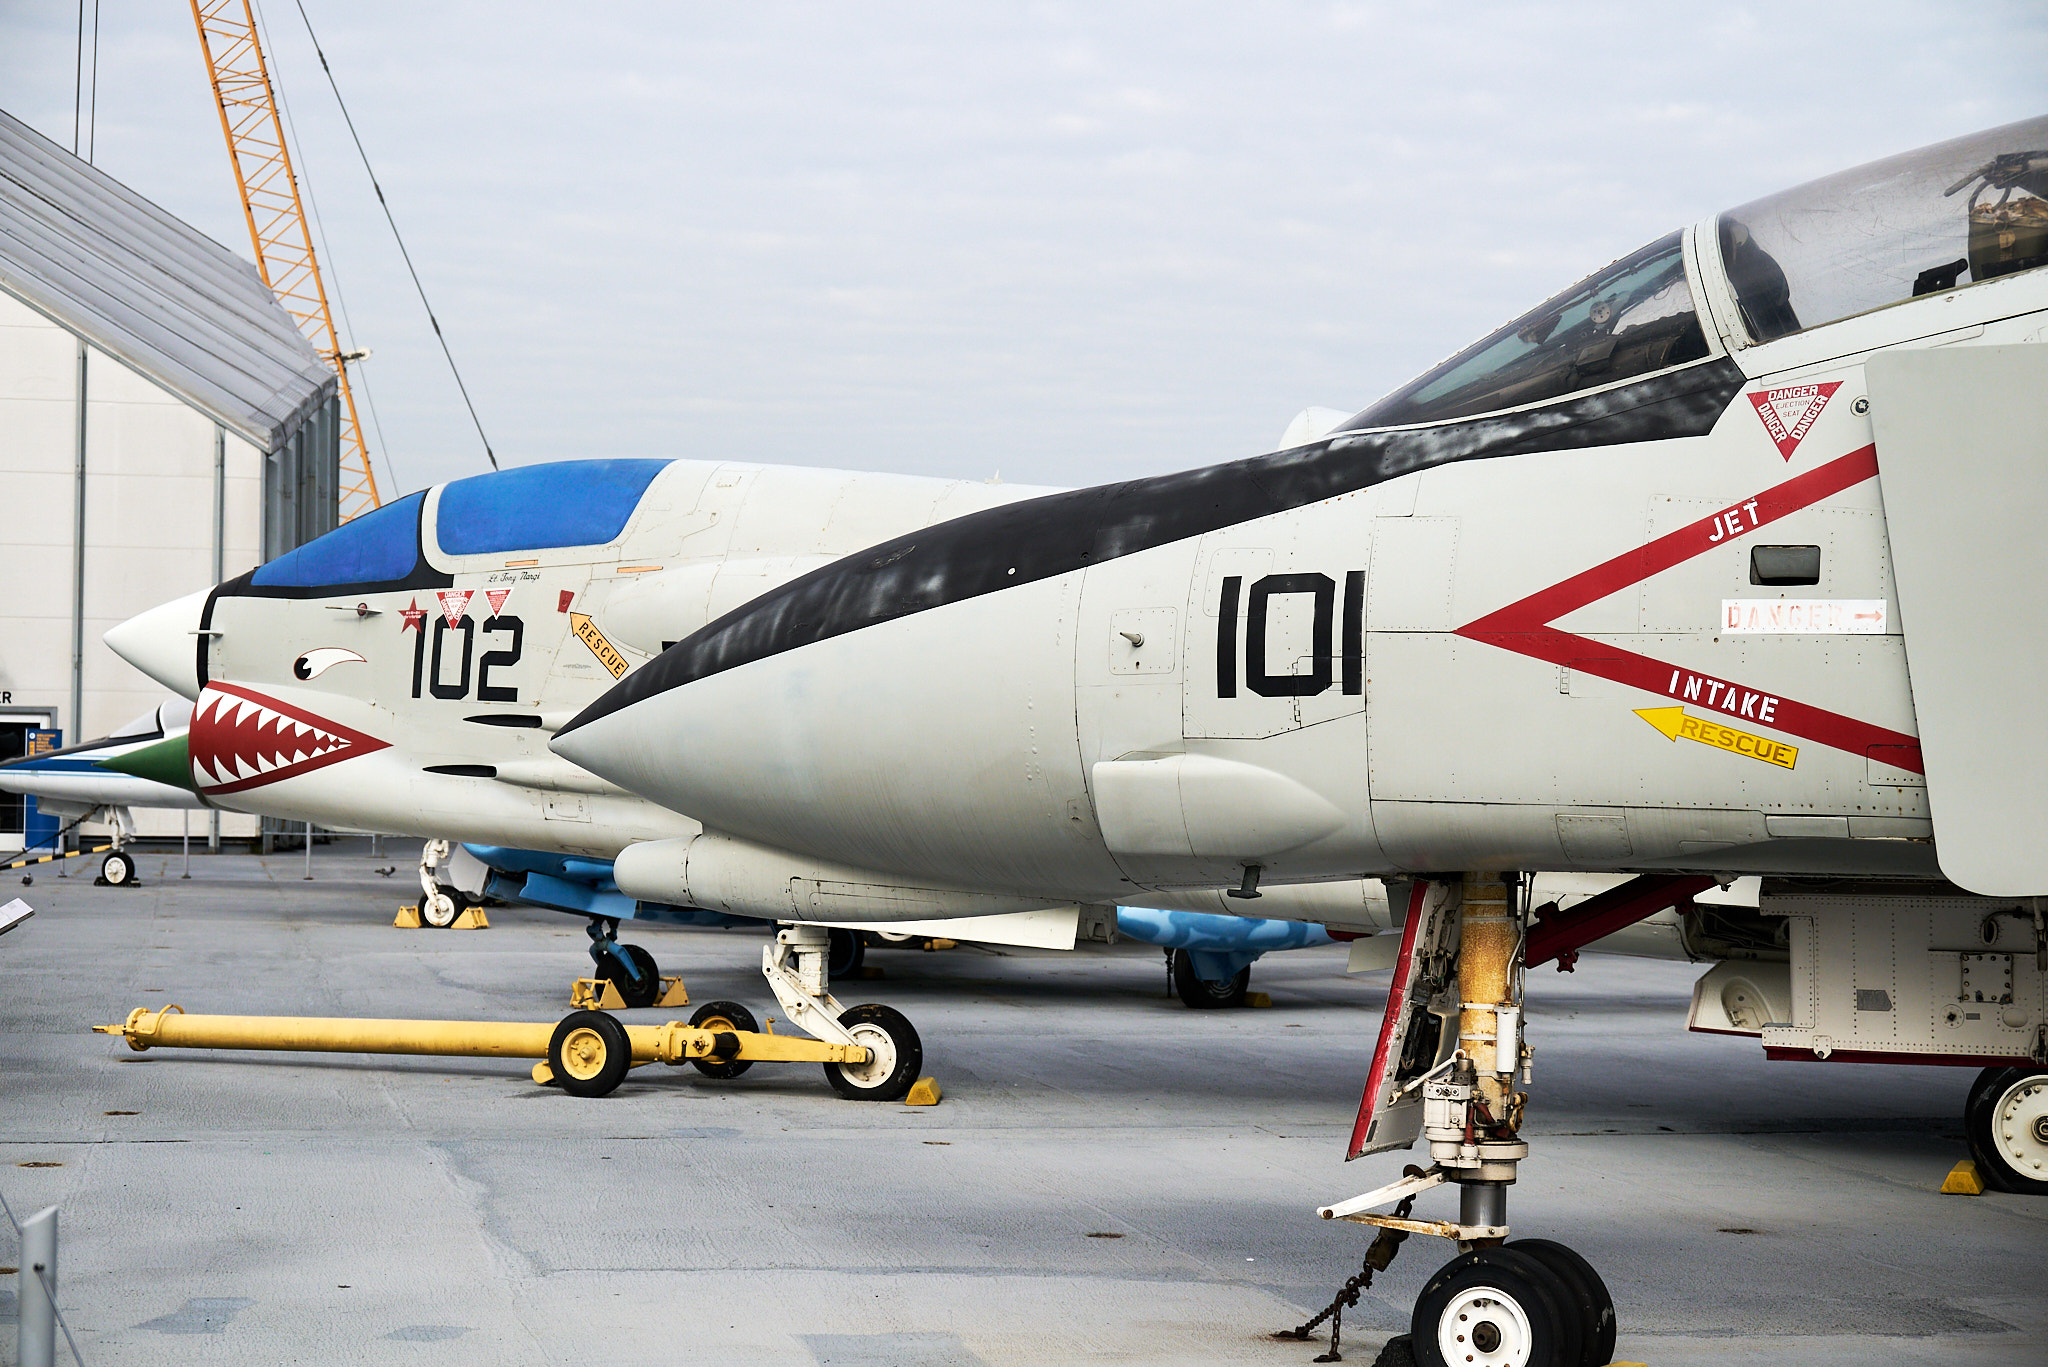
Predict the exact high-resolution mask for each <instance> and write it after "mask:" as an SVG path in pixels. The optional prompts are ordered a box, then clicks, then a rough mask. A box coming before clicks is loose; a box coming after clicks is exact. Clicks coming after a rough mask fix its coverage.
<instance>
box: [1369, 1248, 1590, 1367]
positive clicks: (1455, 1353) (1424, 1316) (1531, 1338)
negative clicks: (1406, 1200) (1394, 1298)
mask: <svg viewBox="0 0 2048 1367" xmlns="http://www.w3.org/2000/svg"><path fill="white" fill-rule="evenodd" d="M1553 1281H1554V1279H1553V1278H1552V1276H1551V1273H1550V1271H1549V1269H1547V1268H1546V1267H1545V1266H1544V1265H1543V1264H1542V1263H1540V1262H1538V1261H1537V1260H1536V1259H1534V1258H1532V1257H1530V1256H1529V1255H1528V1254H1526V1253H1517V1252H1515V1251H1514V1250H1513V1249H1509V1248H1482V1249H1475V1250H1474V1251H1472V1252H1470V1253H1466V1254H1463V1255H1461V1256H1459V1257H1456V1258H1453V1259H1452V1260H1451V1261H1450V1262H1448V1263H1445V1264H1444V1265H1443V1266H1442V1267H1441V1268H1439V1269H1438V1270H1437V1273H1436V1275H1435V1276H1433V1277H1431V1278H1430V1279H1429V1284H1428V1285H1426V1286H1424V1287H1423V1289H1422V1295H1421V1296H1420V1297H1419V1298H1418V1299H1417V1300H1416V1302H1415V1317H1414V1321H1413V1324H1412V1326H1411V1335H1410V1339H1409V1343H1410V1348H1411V1351H1412V1352H1413V1353H1414V1355H1415V1361H1416V1362H1417V1363H1418V1364H1419V1367H1580V1358H1581V1354H1582V1352H1583V1342H1582V1339H1581V1335H1579V1334H1577V1333H1573V1334H1571V1335H1570V1336H1569V1341H1567V1337H1566V1335H1565V1333H1564V1332H1563V1328H1562V1326H1563V1325H1564V1324H1565V1323H1566V1317H1565V1314H1564V1312H1563V1309H1562V1307H1561V1306H1560V1305H1559V1303H1558V1297H1557V1294H1556V1291H1555V1290H1554V1289H1553ZM1570 1325H1571V1327H1572V1328H1573V1329H1577V1328H1578V1319H1577V1316H1576V1315H1574V1316H1573V1317H1572V1318H1571V1320H1570Z"/></svg>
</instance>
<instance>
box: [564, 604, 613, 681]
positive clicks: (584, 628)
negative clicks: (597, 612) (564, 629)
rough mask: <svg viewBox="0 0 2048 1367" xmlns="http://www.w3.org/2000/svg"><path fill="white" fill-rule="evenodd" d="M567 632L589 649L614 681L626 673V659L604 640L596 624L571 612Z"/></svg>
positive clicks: (583, 616) (578, 613)
mask: <svg viewBox="0 0 2048 1367" xmlns="http://www.w3.org/2000/svg"><path fill="white" fill-rule="evenodd" d="M569 630H570V631H571V632H573V633H574V634H575V637H576V639H577V640H579V641H581V642H583V644H585V645H587V646H589V647H590V653H591V654H592V655H595V656H597V662H598V663H599V664H601V665H603V666H604V667H605V668H606V669H609V670H610V671H611V672H612V677H613V678H614V679H616V678H618V677H619V676H620V675H621V674H624V673H625V672H626V657H625V656H623V655H621V654H619V652H618V650H617V649H616V648H615V647H614V646H613V645H612V643H611V642H610V641H607V640H606V639H605V638H604V633H603V632H601V631H599V630H598V629H597V623H595V622H593V621H591V620H590V618H588V617H587V616H585V615H584V614H582V613H580V612H572V613H570V614H569Z"/></svg>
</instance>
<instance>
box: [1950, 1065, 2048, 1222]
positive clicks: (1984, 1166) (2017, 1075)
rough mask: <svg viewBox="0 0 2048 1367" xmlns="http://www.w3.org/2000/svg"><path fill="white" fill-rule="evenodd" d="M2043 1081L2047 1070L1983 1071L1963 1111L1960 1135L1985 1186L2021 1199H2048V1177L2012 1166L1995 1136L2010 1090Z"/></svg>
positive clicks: (2002, 1069)
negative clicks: (1999, 1114)
mask: <svg viewBox="0 0 2048 1367" xmlns="http://www.w3.org/2000/svg"><path fill="white" fill-rule="evenodd" d="M2044 1079H2048V1068H1986V1069H1985V1070H1984V1072H1983V1073H1982V1074H1981V1075H1980V1076H1979V1077H1978V1079H1977V1084H1976V1085H1975V1086H1974V1087H1972V1088H1971V1089H1970V1100H1969V1104H1968V1106H1967V1107H1966V1108H1965V1109H1964V1111H1963V1135H1964V1137H1965V1138H1966V1139H1967V1140H1968V1141H1969V1145H1970V1157H1971V1158H1972V1159H1973V1160H1975V1162H1976V1164H1977V1173H1978V1175H1979V1176H1980V1177H1982V1178H1983V1179H1984V1185H1985V1186H1987V1187H1990V1188H1992V1189H1993V1190H1996V1191H2009V1192H2014V1193H2016V1194H2018V1195H2021V1196H2048V1178H2044V1176H2043V1175H2042V1174H2034V1175H2029V1174H2028V1173H2027V1172H2025V1171H2023V1170H2021V1169H2019V1168H2016V1167H2014V1166H2013V1165H2012V1163H2011V1162H2009V1161H2007V1159H2006V1158H2005V1156H2004V1155H2003V1154H2001V1153H2000V1152H1999V1147H1998V1140H1997V1136H1996V1134H1995V1133H1994V1126H1996V1125H1997V1123H1998V1110H1999V1106H2000V1103H2002V1102H2003V1101H2004V1100H2005V1099H2006V1098H2007V1097H2008V1096H2009V1095H2011V1093H2012V1090H2013V1088H2015V1087H2018V1086H2021V1085H2023V1084H2027V1083H2032V1082H2035V1081H2036V1080H2044Z"/></svg>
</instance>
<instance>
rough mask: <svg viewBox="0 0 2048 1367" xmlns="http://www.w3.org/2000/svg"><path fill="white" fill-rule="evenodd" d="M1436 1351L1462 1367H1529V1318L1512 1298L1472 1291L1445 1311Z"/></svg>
mask: <svg viewBox="0 0 2048 1367" xmlns="http://www.w3.org/2000/svg"><path fill="white" fill-rule="evenodd" d="M1436 1339H1437V1347H1438V1349H1439V1350H1441V1351H1442V1353H1443V1355H1444V1361H1445V1362H1451V1363H1457V1364H1460V1367H1527V1363H1528V1361H1529V1356H1530V1353H1531V1352H1532V1351H1533V1350H1534V1347H1535V1343H1534V1335H1533V1334H1531V1332H1530V1329H1529V1316H1528V1314H1527V1313H1526V1312H1525V1311H1523V1309H1522V1307H1521V1305H1520V1304H1519V1303H1518V1302H1516V1301H1515V1299H1514V1298H1513V1297H1511V1296H1508V1295H1506V1294H1505V1293H1503V1292H1501V1291H1499V1290H1496V1289H1494V1288H1492V1287H1473V1288H1471V1289H1469V1290H1467V1291H1465V1292H1463V1293H1461V1294H1460V1295H1459V1296H1458V1297H1457V1298H1456V1299H1455V1300H1453V1301H1452V1302H1451V1303H1450V1304H1449V1305H1447V1306H1445V1307H1444V1313H1443V1318H1442V1319H1440V1320H1438V1321H1437V1335H1436Z"/></svg>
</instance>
